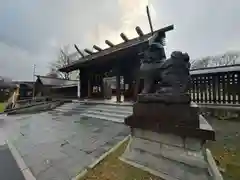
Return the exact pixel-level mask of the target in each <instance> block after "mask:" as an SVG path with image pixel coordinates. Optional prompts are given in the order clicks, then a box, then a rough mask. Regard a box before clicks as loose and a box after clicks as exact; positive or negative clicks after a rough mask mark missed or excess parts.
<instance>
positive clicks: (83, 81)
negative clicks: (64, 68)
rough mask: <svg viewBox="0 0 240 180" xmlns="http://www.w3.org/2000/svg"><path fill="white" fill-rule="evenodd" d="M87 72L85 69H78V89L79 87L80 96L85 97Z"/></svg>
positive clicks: (86, 94) (86, 93) (86, 92)
mask: <svg viewBox="0 0 240 180" xmlns="http://www.w3.org/2000/svg"><path fill="white" fill-rule="evenodd" d="M88 79H89V77H88V74H87V71H86V69H81V70H80V89H81V95H80V97H81V98H86V97H87V96H88Z"/></svg>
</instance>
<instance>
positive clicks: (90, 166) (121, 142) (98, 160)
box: [71, 135, 130, 180]
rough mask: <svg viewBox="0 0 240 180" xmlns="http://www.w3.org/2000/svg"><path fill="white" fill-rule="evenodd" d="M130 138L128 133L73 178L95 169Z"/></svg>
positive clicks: (78, 177) (76, 179) (75, 179)
mask: <svg viewBox="0 0 240 180" xmlns="http://www.w3.org/2000/svg"><path fill="white" fill-rule="evenodd" d="M129 138H130V135H128V136H127V137H125V138H124V139H123V140H122V141H120V142H119V143H117V144H116V145H115V146H113V147H112V148H111V149H110V150H109V151H107V152H106V153H104V154H103V155H102V156H100V157H99V158H98V159H97V160H96V161H94V162H93V163H92V164H90V165H89V166H88V167H87V168H85V169H84V170H83V171H81V172H80V173H79V174H78V175H77V176H76V177H74V178H72V179H71V180H78V179H80V178H82V177H83V176H85V175H86V174H87V172H88V170H89V169H93V168H94V167H95V166H96V165H98V164H99V163H100V162H102V161H103V160H104V159H105V158H106V157H107V156H108V155H109V154H111V153H112V152H114V151H116V150H117V149H118V148H119V147H120V146H121V145H122V144H123V143H125V142H126V141H128V139H129Z"/></svg>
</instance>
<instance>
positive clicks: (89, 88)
mask: <svg viewBox="0 0 240 180" xmlns="http://www.w3.org/2000/svg"><path fill="white" fill-rule="evenodd" d="M87 96H88V98H91V97H92V83H91V79H90V78H89V79H88V95H87Z"/></svg>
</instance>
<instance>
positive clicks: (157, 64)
mask: <svg viewBox="0 0 240 180" xmlns="http://www.w3.org/2000/svg"><path fill="white" fill-rule="evenodd" d="M164 38H165V36H164V35H162V34H154V35H153V36H152V37H151V38H150V39H149V45H148V48H147V49H146V51H145V52H144V58H143V60H142V62H141V67H140V74H141V77H142V78H143V79H144V88H143V90H142V92H141V94H140V95H139V96H145V97H146V96H151V99H153V98H154V96H155V97H156V98H157V97H159V96H162V97H163V96H180V95H182V94H186V93H187V91H188V87H189V83H190V73H189V70H190V62H189V55H188V54H187V53H182V52H180V51H174V52H173V53H172V54H171V57H170V58H168V59H166V56H165V51H164V43H163V42H164V40H163V39H164ZM188 99H189V98H188ZM187 101H189V100H187Z"/></svg>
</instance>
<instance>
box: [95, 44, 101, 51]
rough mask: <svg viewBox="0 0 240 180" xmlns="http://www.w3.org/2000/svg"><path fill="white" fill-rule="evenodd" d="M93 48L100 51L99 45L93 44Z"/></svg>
mask: <svg viewBox="0 0 240 180" xmlns="http://www.w3.org/2000/svg"><path fill="white" fill-rule="evenodd" d="M93 48H94V49H96V50H97V51H102V48H100V47H99V46H97V45H93Z"/></svg>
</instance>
